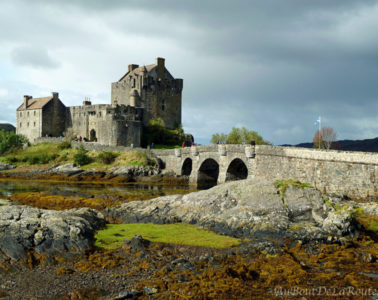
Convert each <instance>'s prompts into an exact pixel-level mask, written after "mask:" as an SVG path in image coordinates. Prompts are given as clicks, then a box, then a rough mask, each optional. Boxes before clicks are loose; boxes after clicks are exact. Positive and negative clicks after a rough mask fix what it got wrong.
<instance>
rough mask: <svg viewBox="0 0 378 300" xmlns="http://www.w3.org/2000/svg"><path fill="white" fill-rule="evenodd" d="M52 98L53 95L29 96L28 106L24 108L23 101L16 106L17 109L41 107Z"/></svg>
mask: <svg viewBox="0 0 378 300" xmlns="http://www.w3.org/2000/svg"><path fill="white" fill-rule="evenodd" d="M52 99H53V96H49V97H43V98H31V99H29V101H28V107H26V108H25V103H22V104H21V106H20V107H19V108H17V110H25V109H39V108H43V107H44V106H45V105H46V104H47V103H49V102H50V101H51V100H52Z"/></svg>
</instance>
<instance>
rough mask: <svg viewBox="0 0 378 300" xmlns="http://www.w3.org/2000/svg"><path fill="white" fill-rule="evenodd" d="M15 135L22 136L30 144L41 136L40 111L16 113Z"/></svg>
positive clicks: (31, 110)
mask: <svg viewBox="0 0 378 300" xmlns="http://www.w3.org/2000/svg"><path fill="white" fill-rule="evenodd" d="M16 133H17V134H23V135H24V136H26V137H27V138H28V139H29V141H30V142H31V143H33V142H34V141H35V139H37V138H39V137H40V136H42V109H29V110H22V111H17V129H16Z"/></svg>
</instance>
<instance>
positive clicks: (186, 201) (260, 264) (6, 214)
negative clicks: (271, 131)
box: [0, 166, 378, 299]
mask: <svg viewBox="0 0 378 300" xmlns="http://www.w3.org/2000/svg"><path fill="white" fill-rule="evenodd" d="M75 168H76V167H75V166H64V167H54V168H52V169H50V170H47V171H46V172H47V174H50V175H51V174H59V173H60V174H61V175H64V176H68V177H72V176H76V175H77V174H82V173H83V172H84V171H82V170H78V169H75ZM135 170H136V169H133V171H130V169H127V168H124V169H122V170H119V169H117V170H113V172H118V171H119V174H130V173H132V174H133V175H135V174H141V173H138V172H139V171H135ZM75 172H78V173H75ZM86 172H87V171H86ZM140 172H142V173H143V170H140ZM363 214H366V215H368V216H369V218H370V219H369V220H373V221H372V222H376V220H377V217H378V206H377V203H376V202H370V203H357V202H354V201H347V200H344V199H343V198H338V197H333V198H329V197H325V196H324V195H322V194H321V193H320V192H319V191H318V190H316V189H314V188H312V187H311V186H309V185H307V184H303V183H300V182H297V181H282V182H279V183H277V182H276V183H273V182H268V181H260V180H256V179H253V180H243V181H237V182H230V183H226V184H222V185H219V186H216V187H213V188H211V189H209V190H206V191H199V192H194V193H190V194H186V195H171V196H164V197H159V198H155V199H152V200H145V201H133V202H129V203H124V204H122V205H120V206H116V207H107V208H105V209H103V210H102V211H101V212H100V211H98V210H94V209H89V208H76V209H69V210H63V211H54V210H44V209H39V208H32V207H28V206H25V205H22V206H18V205H11V204H10V203H9V202H7V201H2V202H1V203H0V273H1V274H2V277H1V279H0V299H24V297H25V296H27V297H29V298H31V297H36V298H37V299H47V298H50V299H168V298H170V299H183V298H188V299H198V298H208V299H240V297H241V298H251V297H253V298H259V297H262V298H265V299H266V298H267V297H268V298H269V297H273V296H274V288H275V287H278V286H281V287H282V286H284V287H286V288H289V287H291V286H294V285H295V286H301V287H303V288H311V287H316V286H322V285H324V286H327V285H329V284H330V282H332V286H334V285H336V286H340V287H343V286H353V287H354V288H356V289H357V288H364V289H367V288H371V287H374V285H375V284H376V281H375V277H374V276H376V274H375V273H376V262H377V258H378V244H377V236H376V232H373V231H372V229H369V228H370V227H369V224H368V223H361V222H360V220H359V217H361V215H363ZM105 220H113V221H116V222H122V223H147V222H152V223H158V224H164V223H175V222H185V223H190V224H196V225H198V226H201V227H206V228H209V229H212V230H214V231H215V232H217V233H221V234H225V235H232V236H235V237H240V238H243V241H244V242H243V243H242V245H241V246H239V247H237V248H233V249H228V250H216V249H208V248H201V247H188V246H172V245H164V244H151V243H149V242H148V241H145V240H143V238H142V237H135V238H134V239H133V240H132V241H129V242H125V244H124V246H123V248H122V249H118V250H114V251H103V250H98V249H94V248H93V247H92V246H93V238H94V232H95V231H96V230H98V229H100V228H102V227H103V226H104V225H105ZM372 224H373V223H372ZM374 224H376V223H374ZM374 226H376V225H374ZM374 226H373V227H372V228H375V227H374ZM369 230H370V231H369ZM23 265H24V266H28V267H29V268H30V269H25V268H24V267H22V266H23ZM364 274H368V275H364ZM369 274H372V275H371V276H370V275H369ZM374 274H375V275H374ZM35 277H37V278H39V279H37V280H36V281H35V282H33V280H32V279H31V278H35ZM377 292H378V291H377ZM53 297H55V298H53Z"/></svg>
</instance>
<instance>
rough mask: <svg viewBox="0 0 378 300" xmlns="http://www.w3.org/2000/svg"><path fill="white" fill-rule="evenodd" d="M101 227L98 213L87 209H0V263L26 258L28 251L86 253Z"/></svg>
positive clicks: (12, 207) (21, 207)
mask: <svg viewBox="0 0 378 300" xmlns="http://www.w3.org/2000/svg"><path fill="white" fill-rule="evenodd" d="M104 224H105V220H104V217H103V216H102V214H100V213H99V212H97V211H95V210H93V209H88V208H80V209H71V210H66V211H51V210H42V209H37V208H32V207H29V206H16V205H8V206H0V253H2V258H1V257H0V260H1V259H3V260H9V259H11V260H19V259H22V258H25V259H26V258H27V251H29V250H33V251H36V252H37V253H41V254H54V253H56V252H59V251H78V252H81V251H84V250H87V249H89V248H90V247H91V246H92V243H93V237H94V231H95V230H98V229H100V228H101V227H102V226H104Z"/></svg>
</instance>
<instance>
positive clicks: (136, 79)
mask: <svg viewBox="0 0 378 300" xmlns="http://www.w3.org/2000/svg"><path fill="white" fill-rule="evenodd" d="M164 61H165V60H164V58H160V57H158V58H157V59H156V64H152V65H148V66H141V67H139V65H134V64H132V65H129V67H128V72H127V73H126V74H125V75H124V76H122V78H121V79H120V80H118V81H117V82H114V83H112V96H111V98H112V104H113V105H115V104H118V105H122V104H123V105H130V106H135V107H141V108H143V109H144V113H143V125H144V126H147V125H148V123H149V121H150V120H151V119H156V118H161V119H163V120H164V123H165V126H166V127H168V128H177V127H178V126H179V125H180V124H181V93H182V88H183V80H182V79H175V78H173V76H172V75H171V74H170V73H169V71H168V70H167V69H166V68H165V65H164Z"/></svg>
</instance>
